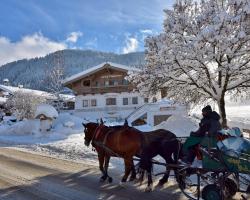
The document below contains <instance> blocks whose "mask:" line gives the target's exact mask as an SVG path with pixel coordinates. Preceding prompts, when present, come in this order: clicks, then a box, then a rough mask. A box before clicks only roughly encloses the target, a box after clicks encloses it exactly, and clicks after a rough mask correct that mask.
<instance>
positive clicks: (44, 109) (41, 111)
mask: <svg viewBox="0 0 250 200" xmlns="http://www.w3.org/2000/svg"><path fill="white" fill-rule="evenodd" d="M39 115H45V116H46V117H49V118H52V119H54V118H57V117H58V112H57V111H56V109H55V108H54V107H53V106H51V105H48V104H40V105H38V106H37V110H36V112H35V118H36V117H37V116H39Z"/></svg>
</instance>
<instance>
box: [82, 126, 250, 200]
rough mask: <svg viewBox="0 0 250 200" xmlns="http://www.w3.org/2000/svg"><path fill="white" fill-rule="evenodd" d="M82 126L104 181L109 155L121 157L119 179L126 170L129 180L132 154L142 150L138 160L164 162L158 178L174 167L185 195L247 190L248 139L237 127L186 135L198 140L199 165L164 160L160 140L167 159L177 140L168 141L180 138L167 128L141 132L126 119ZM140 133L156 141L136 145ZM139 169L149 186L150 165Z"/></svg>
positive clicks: (249, 177) (223, 194)
mask: <svg viewBox="0 0 250 200" xmlns="http://www.w3.org/2000/svg"><path fill="white" fill-rule="evenodd" d="M83 126H84V128H85V130H84V132H85V145H87V146H88V145H89V144H90V142H92V145H93V146H94V147H95V148H96V150H97V153H98V159H99V167H100V170H101V172H102V177H101V178H100V181H105V180H107V178H108V181H109V182H112V178H111V177H110V176H109V175H108V163H109V159H110V157H111V156H115V157H121V158H123V159H124V161H125V175H124V176H123V178H122V182H125V181H126V180H127V178H128V175H129V174H130V172H131V176H130V180H134V179H135V175H136V174H135V168H134V165H133V156H135V155H136V152H138V150H139V151H142V152H141V153H140V159H139V163H143V162H145V161H146V163H147V162H148V163H151V164H150V165H152V163H153V164H157V165H163V166H166V170H167V171H166V172H164V177H163V178H162V179H161V180H164V181H165V182H166V181H167V179H168V176H169V170H170V169H172V170H174V171H175V172H176V173H175V175H176V179H177V182H178V185H179V188H180V189H181V191H182V192H183V193H184V194H185V195H186V196H187V197H188V198H189V199H193V200H197V199H201V198H203V199H205V200H210V199H212V200H217V199H227V198H230V197H232V196H234V195H235V194H236V193H237V192H239V191H240V192H246V193H249V192H250V141H249V140H248V139H245V138H243V137H242V135H241V133H240V131H239V129H229V130H222V131H221V132H220V134H217V135H216V137H211V136H210V137H209V136H205V137H202V138H200V137H189V139H187V140H186V141H185V143H188V142H190V143H191V145H192V144H193V143H196V142H197V141H195V140H198V141H199V144H200V145H199V154H200V155H202V159H201V161H202V165H201V166H199V167H194V166H192V165H184V164H179V163H177V162H174V163H173V162H172V163H170V162H167V160H166V158H164V157H163V156H162V155H161V154H160V153H159V152H157V151H155V150H156V149H158V147H159V146H160V144H163V148H164V150H165V152H167V154H168V155H167V156H168V159H169V158H171V157H172V155H174V153H173V154H172V152H169V151H173V152H174V151H175V153H176V152H177V151H176V150H174V148H175V149H178V148H177V147H178V144H176V143H172V142H176V141H178V142H177V143H179V144H181V142H180V141H179V138H176V136H175V135H174V134H173V133H171V132H169V131H166V130H156V131H152V132H150V133H145V134H144V133H143V134H142V132H140V131H139V130H137V129H135V128H133V127H129V126H128V125H127V124H126V123H125V124H124V126H116V127H106V126H104V125H103V123H101V125H99V124H97V123H87V124H83ZM142 135H143V136H147V135H148V136H150V137H151V138H144V139H146V141H150V140H151V139H152V137H153V138H158V139H157V141H159V145H158V143H157V144H156V143H154V142H152V141H155V139H153V140H152V141H150V143H151V145H146V146H147V147H150V146H151V147H152V148H151V149H150V148H149V149H147V148H145V147H144V148H142V147H141V145H140V144H141V142H142V140H141V138H142ZM166 136H167V137H166ZM131 138H133V139H131ZM118 141H119V142H118ZM125 141H126V142H125ZM163 141H165V142H166V143H164V142H163ZM124 142H125V143H126V144H128V143H129V145H124ZM170 143H172V145H170ZM142 149H143V150H142ZM179 149H180V148H179ZM129 150H130V151H129ZM143 151H144V152H145V153H146V154H145V156H143ZM152 151H155V152H152ZM155 155H161V156H162V157H163V158H164V159H165V160H166V163H160V162H155V161H152V160H151V158H153V157H154V156H155ZM174 157H175V156H174ZM178 157H179V156H177V158H178ZM170 160H171V159H170ZM142 169H143V170H147V172H148V188H149V186H152V178H151V169H152V168H151V167H150V168H148V169H146V168H142ZM143 174H144V172H143ZM146 189H147V188H146ZM243 198H244V196H243Z"/></svg>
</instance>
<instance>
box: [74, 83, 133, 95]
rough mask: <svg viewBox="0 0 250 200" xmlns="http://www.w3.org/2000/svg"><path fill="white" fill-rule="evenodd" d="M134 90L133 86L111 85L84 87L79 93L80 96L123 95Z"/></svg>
mask: <svg viewBox="0 0 250 200" xmlns="http://www.w3.org/2000/svg"><path fill="white" fill-rule="evenodd" d="M133 89H134V87H133V86H132V85H109V86H90V87H82V88H80V90H79V91H77V94H78V95H86V94H104V93H121V92H131V91H132V90H133Z"/></svg>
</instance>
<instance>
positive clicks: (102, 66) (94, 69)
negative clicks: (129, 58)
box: [63, 62, 140, 85]
mask: <svg viewBox="0 0 250 200" xmlns="http://www.w3.org/2000/svg"><path fill="white" fill-rule="evenodd" d="M107 66H108V67H109V68H111V69H118V70H121V71H140V69H138V68H135V67H128V66H125V65H121V64H117V63H112V62H103V63H101V64H99V65H97V66H94V67H91V68H89V69H87V70H85V71H83V72H80V73H78V74H75V75H73V76H70V77H68V78H66V79H65V80H64V81H63V84H64V85H67V84H69V83H72V82H75V81H77V80H79V79H82V78H84V77H86V76H88V75H90V74H93V73H95V72H97V71H100V70H102V69H105V68H106V67H107Z"/></svg>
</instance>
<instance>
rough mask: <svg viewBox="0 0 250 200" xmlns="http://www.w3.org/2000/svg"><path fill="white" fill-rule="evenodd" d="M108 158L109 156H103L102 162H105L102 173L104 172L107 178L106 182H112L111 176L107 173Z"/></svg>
mask: <svg viewBox="0 0 250 200" xmlns="http://www.w3.org/2000/svg"><path fill="white" fill-rule="evenodd" d="M109 160H110V156H108V155H106V156H105V162H104V163H105V164H104V173H105V176H106V178H108V182H109V183H112V181H113V179H112V177H110V176H109V175H108V168H109Z"/></svg>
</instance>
